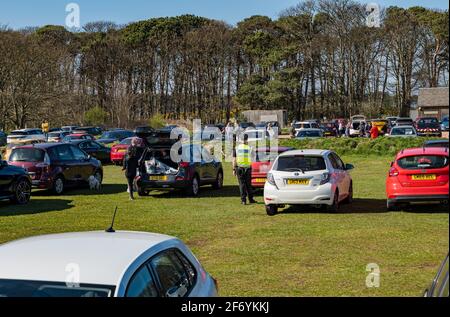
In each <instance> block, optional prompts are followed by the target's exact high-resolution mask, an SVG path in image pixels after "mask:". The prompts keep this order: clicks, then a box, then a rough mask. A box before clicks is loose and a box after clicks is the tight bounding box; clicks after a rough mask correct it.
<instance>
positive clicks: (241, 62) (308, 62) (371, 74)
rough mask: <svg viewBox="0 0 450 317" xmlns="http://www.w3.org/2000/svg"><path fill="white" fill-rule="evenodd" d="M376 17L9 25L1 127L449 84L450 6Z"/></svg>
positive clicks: (340, 107) (385, 101)
mask: <svg viewBox="0 0 450 317" xmlns="http://www.w3.org/2000/svg"><path fill="white" fill-rule="evenodd" d="M366 18H367V13H366V7H365V6H364V5H361V4H359V3H356V2H353V1H350V0H338V1H332V0H318V1H315V0H312V1H306V2H302V3H300V4H299V5H298V6H295V7H293V8H290V9H287V10H286V11H285V12H284V13H282V14H281V15H280V17H279V19H278V20H275V21H274V20H271V19H270V18H268V17H264V16H253V17H250V18H248V19H245V20H244V21H242V22H240V23H238V24H237V26H235V27H232V26H230V25H227V24H225V23H224V22H220V21H215V20H210V19H206V18H202V17H197V16H191V15H184V16H179V17H170V18H156V19H150V20H146V21H140V22H136V23H131V24H129V25H126V26H117V25H116V24H114V23H112V22H94V23H89V24H87V25H85V26H84V28H83V32H69V31H68V30H66V29H65V28H64V27H61V26H45V27H41V28H28V29H25V30H20V31H15V30H9V29H7V28H6V27H3V28H0V129H11V128H22V127H26V126H37V125H39V124H40V122H41V121H42V120H43V119H44V118H47V119H48V120H50V122H51V124H52V125H53V126H55V125H59V124H69V123H74V124H82V123H84V122H85V114H86V113H87V112H88V111H90V110H91V109H94V108H95V109H96V111H98V109H99V108H100V109H102V110H103V111H104V112H105V113H106V114H107V120H106V121H107V122H105V123H107V125H111V126H121V127H125V126H130V125H133V124H136V123H137V122H145V121H147V120H148V119H149V118H151V117H152V116H155V115H158V116H163V117H164V118H166V119H173V120H180V119H191V118H201V119H202V120H204V121H206V122H214V121H220V122H224V121H226V120H228V119H229V118H232V117H237V116H239V115H240V113H241V112H242V111H243V110H247V109H286V110H288V111H289V116H290V118H291V119H308V118H317V117H328V118H331V117H349V116H350V115H353V114H359V113H365V114H366V115H369V116H378V115H382V114H401V115H408V114H409V110H410V107H411V105H412V103H413V102H414V95H415V93H416V91H417V88H419V87H436V86H441V85H445V86H446V85H448V75H449V34H448V28H449V24H448V11H445V12H441V11H436V10H430V9H426V8H422V7H414V8H410V9H402V8H398V7H390V8H387V9H385V10H383V11H382V12H380V18H381V25H380V27H375V28H374V27H368V25H367V23H366ZM0 23H1V21H0ZM101 117H103V116H101ZM100 123H101V122H99V124H100Z"/></svg>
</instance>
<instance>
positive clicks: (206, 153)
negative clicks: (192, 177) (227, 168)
mask: <svg viewBox="0 0 450 317" xmlns="http://www.w3.org/2000/svg"><path fill="white" fill-rule="evenodd" d="M202 158H203V160H204V161H205V162H207V163H209V162H212V161H213V160H214V159H213V157H212V156H211V154H210V153H209V151H208V150H207V149H205V148H202Z"/></svg>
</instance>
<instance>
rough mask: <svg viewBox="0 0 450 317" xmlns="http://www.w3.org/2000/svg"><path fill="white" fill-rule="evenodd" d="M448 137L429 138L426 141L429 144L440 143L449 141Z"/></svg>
mask: <svg viewBox="0 0 450 317" xmlns="http://www.w3.org/2000/svg"><path fill="white" fill-rule="evenodd" d="M448 141H449V140H448V139H441V140H428V141H425V144H427V145H429V144H440V143H448Z"/></svg>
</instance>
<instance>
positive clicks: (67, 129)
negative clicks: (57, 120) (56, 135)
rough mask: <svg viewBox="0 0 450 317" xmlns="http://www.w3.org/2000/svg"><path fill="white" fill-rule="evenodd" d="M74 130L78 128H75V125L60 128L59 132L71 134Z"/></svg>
mask: <svg viewBox="0 0 450 317" xmlns="http://www.w3.org/2000/svg"><path fill="white" fill-rule="evenodd" d="M76 128H78V126H76V125H68V126H64V127H61V131H64V132H69V133H73V132H74V131H75V129H76Z"/></svg>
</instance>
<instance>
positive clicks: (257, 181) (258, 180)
mask: <svg viewBox="0 0 450 317" xmlns="http://www.w3.org/2000/svg"><path fill="white" fill-rule="evenodd" d="M255 182H256V183H265V182H266V179H265V178H256V179H255Z"/></svg>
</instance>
